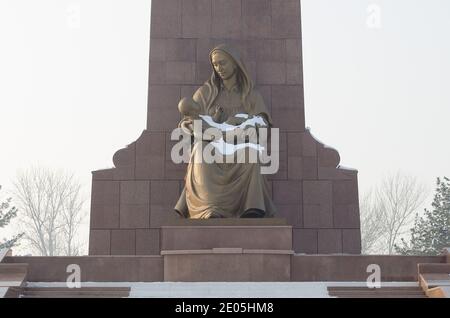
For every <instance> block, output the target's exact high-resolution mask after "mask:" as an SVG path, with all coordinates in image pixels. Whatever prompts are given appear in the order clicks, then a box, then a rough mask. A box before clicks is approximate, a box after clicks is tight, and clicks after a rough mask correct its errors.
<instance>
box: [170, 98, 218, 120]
mask: <svg viewBox="0 0 450 318" xmlns="http://www.w3.org/2000/svg"><path fill="white" fill-rule="evenodd" d="M178 110H179V111H180V113H181V114H182V115H184V116H187V117H191V118H193V119H199V118H200V110H201V109H200V105H199V104H197V103H196V102H195V101H194V100H193V99H192V98H187V97H185V98H183V99H182V100H180V102H179V103H178ZM224 115H225V114H224V112H223V109H222V107H216V109H215V111H214V114H213V115H212V116H211V118H212V120H214V121H215V122H216V123H222V122H223V117H224Z"/></svg>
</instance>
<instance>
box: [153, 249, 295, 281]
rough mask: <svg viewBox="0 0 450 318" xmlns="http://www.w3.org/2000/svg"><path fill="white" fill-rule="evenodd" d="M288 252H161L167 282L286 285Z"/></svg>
mask: <svg viewBox="0 0 450 318" xmlns="http://www.w3.org/2000/svg"><path fill="white" fill-rule="evenodd" d="M293 253H294V252H293V251H288V250H246V249H241V248H219V249H211V250H196V251H195V250H190V251H189V250H184V251H162V252H161V255H163V257H164V281H166V282H288V281H290V279H291V256H292V254H293Z"/></svg>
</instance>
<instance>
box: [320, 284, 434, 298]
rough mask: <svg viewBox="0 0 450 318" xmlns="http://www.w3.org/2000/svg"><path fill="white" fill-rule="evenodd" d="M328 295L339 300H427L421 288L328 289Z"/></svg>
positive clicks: (340, 287)
mask: <svg viewBox="0 0 450 318" xmlns="http://www.w3.org/2000/svg"><path fill="white" fill-rule="evenodd" d="M328 294H329V295H330V296H332V297H338V298H427V296H426V295H425V293H424V291H423V290H422V289H421V288H420V287H400V286H399V287H395V286H393V287H382V288H374V289H369V288H367V287H345V286H339V287H328Z"/></svg>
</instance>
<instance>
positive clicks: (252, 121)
mask: <svg viewBox="0 0 450 318" xmlns="http://www.w3.org/2000/svg"><path fill="white" fill-rule="evenodd" d="M178 110H179V111H180V113H181V114H182V115H184V116H187V117H191V118H192V119H202V120H204V121H205V122H206V123H207V124H209V125H210V126H211V127H215V128H218V129H220V130H222V131H230V130H234V129H235V128H237V127H239V128H242V129H244V128H245V127H246V126H255V127H256V125H259V126H266V124H265V122H264V120H263V119H262V118H261V117H260V116H252V115H248V114H236V115H235V116H230V117H229V118H227V119H226V120H225V118H226V114H225V112H224V110H223V108H222V107H221V106H216V107H215V109H214V112H213V114H212V116H208V115H201V114H200V111H201V107H200V105H199V104H197V103H196V102H195V101H194V100H193V99H192V98H187V97H185V98H183V99H182V100H181V101H180V102H179V103H178Z"/></svg>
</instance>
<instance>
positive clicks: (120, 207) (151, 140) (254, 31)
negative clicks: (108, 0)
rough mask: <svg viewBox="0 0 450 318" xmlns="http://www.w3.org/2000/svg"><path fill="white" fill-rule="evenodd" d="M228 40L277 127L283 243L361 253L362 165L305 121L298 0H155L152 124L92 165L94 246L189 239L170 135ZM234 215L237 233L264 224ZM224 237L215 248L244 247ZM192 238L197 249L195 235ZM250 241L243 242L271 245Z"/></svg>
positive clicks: (134, 249)
mask: <svg viewBox="0 0 450 318" xmlns="http://www.w3.org/2000/svg"><path fill="white" fill-rule="evenodd" d="M221 43H227V44H230V45H232V46H234V47H236V48H237V49H238V51H239V52H240V53H241V54H242V58H243V60H244V61H246V65H247V68H248V71H249V74H250V76H251V78H253V79H254V81H255V85H256V88H257V89H258V91H259V92H260V93H261V96H262V98H263V100H264V102H265V105H266V106H267V109H268V111H269V113H270V116H271V118H272V120H273V125H274V127H278V128H279V129H280V168H279V170H278V172H277V173H276V174H274V175H269V176H268V185H269V187H268V189H269V195H270V196H271V199H272V201H273V203H274V205H275V206H276V215H275V217H276V218H284V219H286V223H287V225H288V227H285V226H282V225H280V224H278V226H279V231H281V232H283V233H284V232H286V231H290V234H289V235H287V236H283V237H284V240H286V239H287V240H288V241H286V242H284V241H283V242H284V243H280V244H281V245H283V247H282V249H283V250H289V249H293V250H294V251H295V252H296V253H307V254H332V253H351V254H359V253H360V220H359V203H358V182H357V171H356V170H352V169H347V168H343V167H340V166H339V161H340V158H339V154H338V152H337V151H336V150H334V149H332V148H330V147H328V146H326V145H324V144H322V143H321V142H319V141H317V140H316V139H315V138H314V137H313V136H312V135H311V133H310V131H309V130H308V129H306V128H305V120H304V100H303V73H302V42H301V15H300V2H299V0H153V1H152V13H151V39H150V63H149V86H148V87H149V88H148V118H147V128H146V129H145V130H144V131H143V133H142V135H141V136H140V137H139V138H138V140H136V141H135V142H132V143H131V144H129V145H128V146H127V147H126V148H124V149H121V150H119V151H117V152H116V153H115V154H114V157H113V162H114V165H115V167H114V168H112V169H106V170H98V171H94V172H93V181H92V200H91V224H90V240H89V254H90V255H159V254H160V252H161V250H168V249H170V248H168V246H169V245H171V244H172V243H171V242H169V239H168V237H169V236H170V235H172V236H170V237H176V236H177V235H179V236H180V235H181V237H183V235H184V234H183V233H181V232H183V231H182V230H181V231H179V230H180V229H181V228H180V229H177V228H176V227H175V228H174V227H173V225H174V224H177V222H179V220H178V219H177V215H176V214H175V213H174V212H173V210H174V206H175V204H176V203H177V201H178V199H179V198H180V196H181V195H182V192H183V189H184V185H185V181H184V178H185V175H186V169H187V165H186V164H175V163H173V162H172V160H171V156H170V153H171V148H172V146H173V145H174V144H175V142H174V141H171V139H170V134H171V132H172V130H173V129H174V128H176V127H177V125H178V123H179V122H180V120H181V119H182V118H181V115H180V113H179V111H178V109H177V105H178V102H179V101H180V99H181V98H182V97H185V96H193V94H194V93H195V91H196V90H197V89H198V87H200V86H201V85H202V84H203V83H204V82H205V81H206V80H207V79H208V78H209V77H210V76H211V64H210V62H209V58H208V56H209V53H210V51H211V49H212V48H214V47H216V46H217V45H219V44H221ZM238 220H240V221H242V222H243V223H239V222H238ZM264 220H266V219H264ZM196 221H203V220H196ZM204 221H210V220H204ZM236 222H237V223H236ZM236 222H235V223H232V224H231V225H234V226H236V225H239V224H241V225H242V224H243V225H246V226H243V227H239V226H238V227H236V228H233V231H236V229H238V228H240V230H237V231H238V232H235V233H237V235H238V236H239V233H241V235H245V236H246V237H251V236H249V235H246V234H242V231H250V232H248V233H251V231H252V229H253V231H259V230H258V226H256V227H254V224H253V223H248V222H249V221H247V223H245V221H244V220H243V219H237V220H236ZM276 222H277V221H276ZM276 222H275V223H276ZM195 224H197V225H199V226H205V225H208V222H206V223H203V224H199V223H195ZM261 224H262V223H261ZM261 224H260V225H261ZM264 224H266V223H264ZM267 225H270V224H268V223H267ZM272 225H273V224H272ZM275 225H276V224H275ZM165 226H166V228H165ZM261 229H262V228H261ZM210 230H211V229H208V227H207V226H206V227H205V231H203V232H202V233H201V234H199V235H200V236H201V235H206V234H205V233H206V232H208V231H210ZM174 231H175V232H174ZM177 231H178V232H177ZM239 231H240V232H239ZM261 231H268V232H267V233H269V232H270V231H271V229H269V228H267V229H266V228H265V227H264V229H262V230H261ZM164 233H166V234H164ZM213 233H215V232H214V231H213V232H209V235H211V236H215V235H214V234H213ZM267 233H266V234H267ZM277 233H278V232H277ZM169 234H170V235H169ZM266 234H264V235H266ZM273 235H275V240H276V237H277V235H278V234H273ZM283 235H284V234H283ZM200 236H198V239H199V240H200V239H201V237H200ZM269 236H270V235H269ZM218 237H219V238H218V240H220V235H219V236H218ZM255 237H258V236H255ZM217 242H218V243H217V244H218V245H216V246H209V247H208V248H213V249H214V248H224V247H227V248H228V247H238V246H234V245H230V246H228V245H221V243H220V241H217ZM265 242H266V241H265ZM189 244H194V245H191V246H188V247H186V248H189V249H196V245H195V241H194V242H192V241H191V242H190V243H189ZM189 244H188V245H189ZM248 244H249V246H240V247H241V248H262V247H264V246H260V245H261V244H265V243H264V242H249V243H248ZM267 244H269V243H267ZM252 245H255V246H256V247H255V246H253V247H252ZM177 248H178V249H179V247H177ZM197 248H198V247H197ZM267 248H269V249H270V248H271V247H270V246H268V247H266V249H267ZM277 248H281V247H274V249H277ZM249 257H250V256H249Z"/></svg>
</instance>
